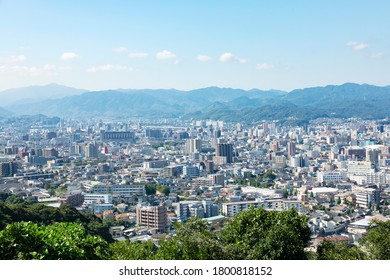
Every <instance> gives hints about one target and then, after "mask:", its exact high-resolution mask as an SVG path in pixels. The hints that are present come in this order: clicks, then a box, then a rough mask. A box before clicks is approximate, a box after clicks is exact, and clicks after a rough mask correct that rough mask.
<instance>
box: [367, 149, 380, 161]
mask: <svg viewBox="0 0 390 280" xmlns="http://www.w3.org/2000/svg"><path fill="white" fill-rule="evenodd" d="M380 154H381V151H380V150H378V149H367V150H366V161H369V162H371V163H374V164H377V163H378V159H379V155H380Z"/></svg>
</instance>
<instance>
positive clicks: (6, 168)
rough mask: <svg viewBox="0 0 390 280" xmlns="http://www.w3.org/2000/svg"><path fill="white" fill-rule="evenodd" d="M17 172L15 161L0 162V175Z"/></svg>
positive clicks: (9, 174)
mask: <svg viewBox="0 0 390 280" xmlns="http://www.w3.org/2000/svg"><path fill="white" fill-rule="evenodd" d="M16 172H17V164H16V162H12V161H11V162H2V163H0V177H10V176H13V175H14V174H15V173H16Z"/></svg>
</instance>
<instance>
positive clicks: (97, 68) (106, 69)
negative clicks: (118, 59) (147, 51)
mask: <svg viewBox="0 0 390 280" xmlns="http://www.w3.org/2000/svg"><path fill="white" fill-rule="evenodd" d="M133 70H134V69H133V68H131V67H128V66H123V65H112V64H106V65H100V66H95V67H91V68H88V69H87V72H89V73H96V72H109V71H133Z"/></svg>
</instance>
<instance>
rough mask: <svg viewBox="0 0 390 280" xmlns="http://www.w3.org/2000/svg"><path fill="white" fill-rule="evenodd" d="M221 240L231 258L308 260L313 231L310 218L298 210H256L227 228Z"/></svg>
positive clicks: (252, 210)
mask: <svg viewBox="0 0 390 280" xmlns="http://www.w3.org/2000/svg"><path fill="white" fill-rule="evenodd" d="M221 240H222V242H223V244H224V246H226V251H228V252H232V254H231V255H230V256H229V257H230V258H231V259H257V260H262V259H264V260H284V259H286V260H288V259H305V258H306V254H305V251H304V248H305V245H306V243H307V242H308V241H309V240H310V229H309V227H308V226H307V218H306V217H305V216H303V215H300V214H298V213H297V212H296V211H295V210H294V209H291V210H288V211H283V212H276V211H266V210H265V209H264V208H258V209H254V208H253V207H252V208H250V209H249V210H247V211H243V212H241V213H240V214H239V215H237V216H236V217H235V218H234V219H233V220H231V221H230V222H228V223H227V224H226V225H225V226H224V227H223V229H222V233H221Z"/></svg>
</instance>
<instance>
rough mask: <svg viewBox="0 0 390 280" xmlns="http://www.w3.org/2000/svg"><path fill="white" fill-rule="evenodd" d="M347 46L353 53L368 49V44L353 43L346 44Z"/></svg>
mask: <svg viewBox="0 0 390 280" xmlns="http://www.w3.org/2000/svg"><path fill="white" fill-rule="evenodd" d="M347 46H348V47H350V48H351V49H353V50H354V51H361V50H364V49H367V48H368V44H366V43H360V42H355V41H350V42H348V43H347Z"/></svg>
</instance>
